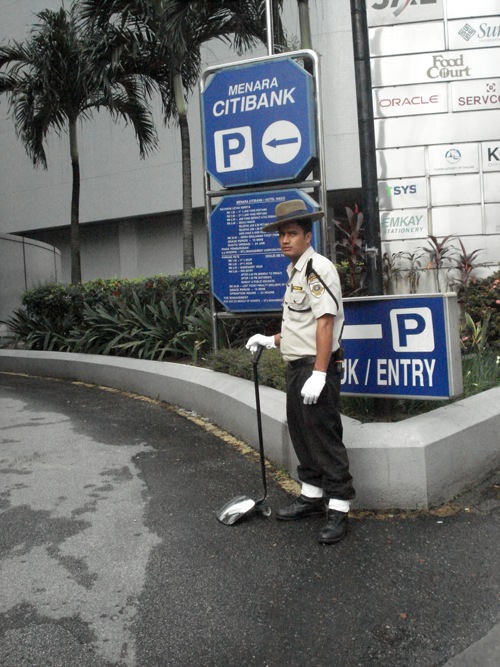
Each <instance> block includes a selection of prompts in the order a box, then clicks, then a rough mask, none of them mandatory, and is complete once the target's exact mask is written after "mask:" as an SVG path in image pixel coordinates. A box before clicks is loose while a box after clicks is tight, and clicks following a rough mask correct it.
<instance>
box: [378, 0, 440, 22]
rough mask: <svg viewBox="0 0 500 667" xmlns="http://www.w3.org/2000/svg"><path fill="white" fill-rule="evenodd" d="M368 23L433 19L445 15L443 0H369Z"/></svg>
mask: <svg viewBox="0 0 500 667" xmlns="http://www.w3.org/2000/svg"><path fill="white" fill-rule="evenodd" d="M366 4H367V8H366V10H367V15H368V25H370V26H374V25H393V24H395V23H412V22H415V21H433V20H435V19H442V18H443V17H444V11H443V0H369V1H368V2H367V3H366Z"/></svg>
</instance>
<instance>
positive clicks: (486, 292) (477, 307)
mask: <svg viewBox="0 0 500 667" xmlns="http://www.w3.org/2000/svg"><path fill="white" fill-rule="evenodd" d="M460 301H461V305H462V309H463V312H464V313H467V314H468V315H469V317H470V319H471V320H472V322H474V323H476V324H475V326H476V327H477V323H483V322H484V321H485V319H486V318H488V320H487V321H488V325H487V329H486V330H484V329H483V331H484V334H483V335H484V337H485V345H487V346H488V347H489V348H490V349H491V350H499V349H500V271H497V272H496V273H494V274H492V275H491V276H488V277H487V278H483V279H480V280H477V281H476V282H475V283H470V284H469V285H468V286H467V288H466V289H464V290H463V292H462V293H461V295H460ZM464 317H465V316H464Z"/></svg>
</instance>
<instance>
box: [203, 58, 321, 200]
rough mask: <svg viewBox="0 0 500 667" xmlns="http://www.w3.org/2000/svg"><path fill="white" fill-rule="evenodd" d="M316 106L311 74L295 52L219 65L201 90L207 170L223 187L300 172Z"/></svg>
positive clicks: (309, 148) (308, 154)
mask: <svg viewBox="0 0 500 667" xmlns="http://www.w3.org/2000/svg"><path fill="white" fill-rule="evenodd" d="M314 108H315V107H314V91H313V78H312V76H311V75H310V74H309V73H308V72H306V71H305V70H304V69H303V68H302V67H300V65H298V64H297V63H296V62H295V61H294V60H292V59H291V58H279V59H265V60H263V61H262V62H254V63H251V64H248V65H243V66H231V67H228V68H225V69H220V70H219V71H217V72H216V73H215V74H214V75H213V76H212V77H211V78H210V79H209V81H208V84H207V86H206V88H205V90H204V91H203V92H202V116H203V131H204V148H205V161H206V164H205V169H206V171H207V172H208V173H209V174H210V175H211V176H212V177H213V178H215V179H216V180H217V181H218V182H219V183H220V184H221V185H222V186H223V187H232V186H242V185H253V184H256V183H267V182H270V181H293V180H294V179H295V180H297V179H299V178H302V177H303V176H304V175H307V173H309V171H310V170H311V168H312V165H311V163H312V162H313V160H314V158H315V157H316V130H315V113H314Z"/></svg>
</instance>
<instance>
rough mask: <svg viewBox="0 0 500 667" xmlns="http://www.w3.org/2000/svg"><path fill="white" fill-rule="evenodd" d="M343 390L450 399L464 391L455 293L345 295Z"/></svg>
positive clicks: (358, 393)
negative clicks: (353, 297) (353, 296)
mask: <svg viewBox="0 0 500 667" xmlns="http://www.w3.org/2000/svg"><path fill="white" fill-rule="evenodd" d="M344 310H345V326H344V332H343V336H342V345H343V347H344V349H345V356H346V360H345V368H344V375H343V377H342V392H343V393H344V394H353V395H368V396H385V397H393V398H396V397H405V398H420V399H424V398H425V399H445V398H449V397H453V396H459V395H460V394H461V393H462V391H463V380H462V367H461V355H460V339H459V317H458V304H457V296H456V294H424V295H414V294H411V295H398V296H380V297H378V296H377V297H363V298H356V299H344Z"/></svg>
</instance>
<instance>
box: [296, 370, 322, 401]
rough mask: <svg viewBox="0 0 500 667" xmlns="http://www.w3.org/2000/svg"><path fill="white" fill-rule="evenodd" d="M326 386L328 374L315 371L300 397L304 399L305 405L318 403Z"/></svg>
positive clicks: (305, 384) (306, 382)
mask: <svg viewBox="0 0 500 667" xmlns="http://www.w3.org/2000/svg"><path fill="white" fill-rule="evenodd" d="M325 384H326V373H323V371H313V372H312V375H311V377H310V378H309V379H308V380H306V381H305V383H304V386H303V387H302V391H301V392H300V395H301V396H303V397H304V404H305V405H310V404H311V403H317V402H318V398H319V395H320V394H321V392H322V391H323V387H324V386H325Z"/></svg>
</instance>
